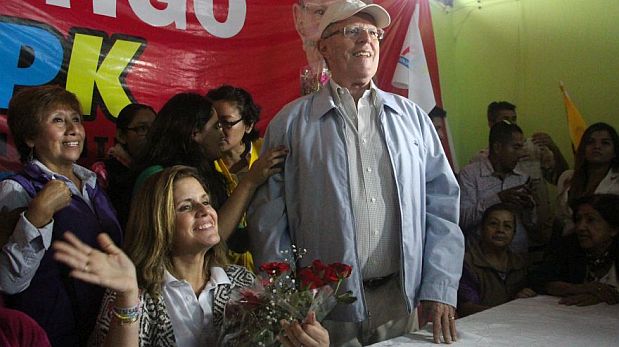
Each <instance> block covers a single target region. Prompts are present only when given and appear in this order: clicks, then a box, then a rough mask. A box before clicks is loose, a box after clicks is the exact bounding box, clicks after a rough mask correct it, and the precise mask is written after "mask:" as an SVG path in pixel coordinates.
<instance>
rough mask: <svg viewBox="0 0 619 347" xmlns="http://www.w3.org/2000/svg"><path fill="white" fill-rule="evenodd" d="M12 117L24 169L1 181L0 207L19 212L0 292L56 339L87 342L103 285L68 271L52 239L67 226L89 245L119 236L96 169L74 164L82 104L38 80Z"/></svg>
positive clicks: (56, 342) (0, 264)
mask: <svg viewBox="0 0 619 347" xmlns="http://www.w3.org/2000/svg"><path fill="white" fill-rule="evenodd" d="M7 118H8V125H9V129H10V131H11V135H12V136H13V140H14V142H15V146H16V147H17V150H18V151H19V154H20V157H21V161H22V163H23V168H22V171H20V172H19V173H18V174H16V175H15V176H12V177H10V178H9V179H7V180H4V181H2V182H0V211H2V212H6V213H10V212H12V213H13V214H14V215H15V216H16V219H15V220H13V221H11V223H10V227H9V230H12V233H11V234H10V235H9V236H8V240H6V242H5V244H4V246H3V247H2V250H1V251H0V291H1V292H2V293H4V294H6V296H5V299H6V304H7V306H8V307H10V308H14V309H17V310H20V311H23V312H25V313H26V314H28V315H29V316H30V317H32V318H33V319H34V320H35V321H37V323H39V324H40V325H41V327H43V329H44V330H45V331H46V332H47V334H48V336H49V340H50V342H51V343H52V345H53V346H63V347H64V346H83V345H85V344H86V341H87V339H88V336H89V335H90V333H91V331H92V329H93V327H94V323H95V319H96V317H97V312H98V309H99V303H100V302H101V298H102V296H103V290H102V289H101V288H99V287H97V286H95V285H91V284H86V283H83V282H80V281H77V280H75V279H73V278H72V277H69V269H68V268H67V267H66V266H64V265H62V264H60V263H58V262H56V261H55V260H54V259H53V257H52V253H53V252H52V250H51V249H50V245H51V243H52V241H53V240H55V239H56V238H58V237H61V235H62V233H64V232H65V231H67V230H71V231H73V232H74V233H75V234H79V235H80V236H79V237H80V239H81V240H83V241H84V242H85V243H87V244H89V245H91V246H92V247H97V245H98V243H97V242H96V237H97V235H98V234H99V233H101V232H103V231H105V232H106V233H108V234H110V235H111V237H112V238H113V239H114V240H115V242H117V243H119V242H121V241H122V240H121V229H120V226H119V224H118V221H117V219H116V213H115V212H114V210H113V208H112V207H111V204H110V202H109V200H108V198H107V196H106V195H105V193H104V192H103V190H102V189H101V188H100V187H99V185H98V184H97V176H96V175H95V173H94V172H92V171H90V170H88V169H86V168H84V167H82V166H79V165H77V164H75V162H76V161H77V160H78V159H79V158H80V155H81V153H82V149H83V148H84V142H85V137H86V135H85V132H84V126H83V124H82V112H81V108H80V105H79V102H78V100H77V98H76V97H75V95H74V94H72V93H70V92H68V91H66V90H64V89H63V88H61V87H58V86H41V87H34V88H27V89H23V90H21V91H20V92H18V93H17V94H16V95H15V96H14V97H13V98H12V99H11V102H10V103H9V109H8V117H7Z"/></svg>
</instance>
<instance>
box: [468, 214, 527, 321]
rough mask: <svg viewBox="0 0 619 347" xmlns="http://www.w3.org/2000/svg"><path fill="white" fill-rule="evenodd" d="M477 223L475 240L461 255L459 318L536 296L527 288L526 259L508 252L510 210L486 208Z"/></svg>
mask: <svg viewBox="0 0 619 347" xmlns="http://www.w3.org/2000/svg"><path fill="white" fill-rule="evenodd" d="M481 224H482V226H481V228H482V230H481V233H480V238H479V241H473V240H472V241H471V242H470V243H469V244H467V249H466V253H465V254H464V266H463V270H462V278H461V279H460V287H459V288H458V314H459V315H460V317H464V316H467V315H470V314H473V313H477V312H480V311H483V310H486V309H489V308H491V307H494V306H498V305H501V304H504V303H506V302H508V301H511V300H513V299H516V298H528V297H532V296H535V295H536V293H535V292H534V291H533V290H532V289H530V288H528V286H527V263H526V259H525V258H524V257H523V256H522V255H520V254H516V253H512V251H511V250H510V249H509V245H510V244H511V242H512V240H513V239H514V233H515V232H516V215H515V214H514V212H513V210H512V208H511V207H510V206H509V205H507V204H504V203H500V204H496V205H493V206H490V207H489V208H488V209H486V211H484V214H483V216H482V223H481Z"/></svg>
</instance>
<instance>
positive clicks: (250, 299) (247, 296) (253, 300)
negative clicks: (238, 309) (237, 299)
mask: <svg viewBox="0 0 619 347" xmlns="http://www.w3.org/2000/svg"><path fill="white" fill-rule="evenodd" d="M241 295H242V296H243V297H242V298H241V303H242V304H243V305H245V306H247V307H249V308H253V307H257V306H259V305H260V304H261V303H262V300H261V299H260V297H259V296H258V293H256V292H254V291H252V290H244V291H242V292H241Z"/></svg>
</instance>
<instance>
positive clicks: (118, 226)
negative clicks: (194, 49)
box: [0, 0, 619, 347]
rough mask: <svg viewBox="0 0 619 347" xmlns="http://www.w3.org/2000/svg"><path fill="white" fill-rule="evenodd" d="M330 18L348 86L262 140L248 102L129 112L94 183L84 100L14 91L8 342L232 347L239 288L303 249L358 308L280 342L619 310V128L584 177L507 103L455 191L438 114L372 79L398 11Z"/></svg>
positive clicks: (354, 2) (310, 98) (332, 50)
mask: <svg viewBox="0 0 619 347" xmlns="http://www.w3.org/2000/svg"><path fill="white" fill-rule="evenodd" d="M302 9H305V5H304V1H301V2H300V3H299V7H298V8H297V9H296V11H301V10H302ZM321 11H322V12H321V13H320V14H319V16H318V17H316V18H317V19H316V23H317V27H316V28H315V32H314V31H313V32H312V35H311V37H315V42H314V45H315V46H313V48H312V49H313V52H314V53H315V54H319V55H320V56H321V57H322V59H324V64H325V66H327V67H328V69H329V71H330V80H329V82H328V83H327V84H326V85H324V86H323V87H322V88H321V89H320V90H319V91H317V92H314V93H312V94H309V95H307V96H304V97H301V98H299V99H297V100H295V101H293V102H291V103H290V104H288V105H286V106H285V107H284V108H283V109H282V110H281V111H280V112H279V113H278V114H277V115H276V116H275V118H274V119H273V120H272V121H271V123H270V124H269V126H268V128H267V130H266V133H265V136H264V138H260V137H259V133H258V131H257V129H256V127H255V125H256V123H257V122H258V120H259V117H260V107H258V105H256V104H255V102H254V100H253V98H252V96H251V95H250V93H248V92H247V91H246V90H244V89H242V88H239V87H235V86H230V85H223V86H220V87H218V88H215V89H213V90H210V91H208V92H207V93H206V94H205V95H201V94H198V93H195V92H183V93H178V94H176V95H174V96H173V97H171V98H170V99H169V100H168V101H167V102H166V103H165V104H164V105H163V107H162V108H161V109H160V110H158V112H156V111H155V110H154V109H153V108H152V107H150V106H148V105H142V104H131V105H128V106H127V107H125V108H124V109H123V110H122V111H121V112H120V114H119V116H118V118H117V120H116V144H115V145H114V146H113V147H111V148H110V149H109V151H108V153H107V158H105V160H103V161H100V162H97V163H95V164H94V165H93V166H92V168H91V169H89V168H86V167H83V166H80V165H78V164H77V162H78V160H79V158H80V155H81V152H82V150H83V147H84V141H85V130H84V126H83V120H82V112H81V108H80V104H79V102H78V100H77V98H76V97H75V95H74V94H72V93H70V92H68V91H66V90H65V89H63V88H61V87H59V86H40V87H30V88H23V89H21V90H20V91H18V92H17V93H16V94H15V96H14V97H13V98H12V99H11V101H10V104H9V108H8V115H7V118H8V125H9V129H10V132H11V136H12V138H13V141H14V143H15V146H16V148H17V150H18V152H19V154H20V160H21V162H22V164H23V167H22V169H21V171H19V172H18V173H16V174H14V175H12V176H9V177H8V178H7V179H5V180H3V181H1V182H0V212H1V213H2V214H1V218H2V223H3V227H4V229H3V232H2V235H0V242H1V246H2V249H1V251H0V292H1V293H2V295H3V302H4V303H3V305H4V306H5V307H2V308H0V319H2V320H3V321H6V322H7V324H5V325H3V328H2V329H0V330H1V332H0V343H4V342H5V341H8V342H6V343H8V344H10V345H19V343H31V344H32V343H34V344H36V345H40V346H45V345H51V346H85V345H93V346H206V345H218V344H219V343H220V342H221V341H220V338H221V336H220V332H221V326H222V320H223V312H224V309H225V305H226V302H227V301H228V300H229V299H230V293H231V291H232V290H234V289H235V288H243V287H249V286H252V285H253V284H254V283H255V282H256V280H257V277H256V275H255V272H256V265H257V264H262V263H264V262H269V261H276V260H281V258H282V254H287V253H288V254H289V253H290V251H291V250H292V249H293V248H295V247H296V248H298V249H304V250H305V252H306V253H305V254H304V256H303V257H301V258H299V259H298V260H297V264H296V266H307V265H309V264H310V263H311V262H312V260H314V259H320V260H322V261H324V262H325V263H334V262H339V263H346V264H351V265H352V266H353V270H352V273H351V276H350V278H349V279H348V280H347V281H346V282H345V283H344V284H343V289H344V290H350V291H351V292H352V293H353V294H354V295H355V296H356V297H357V298H358V300H357V301H356V302H354V303H352V304H350V305H338V306H336V307H335V309H334V310H333V311H332V312H331V313H330V314H329V316H328V317H327V318H326V319H325V320H324V321H322V322H319V321H317V320H316V317H315V314H314V313H313V312H310V313H308V315H307V317H305V319H303V320H300V321H299V320H291V321H285V320H283V321H282V322H281V325H282V328H283V330H282V333H281V334H280V335H279V336H278V340H279V341H280V343H281V344H282V345H284V346H306V347H307V346H329V345H335V346H361V345H367V344H372V343H376V342H379V341H384V340H387V339H390V338H393V337H396V336H400V335H403V334H406V333H408V332H411V331H413V330H415V329H417V328H418V324H419V317H420V316H421V317H422V319H421V321H422V323H423V322H425V321H431V322H432V332H433V338H434V341H435V342H436V343H440V342H444V343H451V342H454V341H456V340H457V339H458V335H457V331H456V321H457V318H459V317H463V316H466V315H469V314H474V313H476V312H480V311H483V310H485V309H488V308H490V307H493V306H497V305H501V304H503V303H505V302H508V301H510V300H513V299H516V298H528V297H532V296H535V295H537V294H548V295H554V296H558V297H561V299H560V300H559V303H560V304H566V305H592V304H597V303H607V304H617V303H618V302H619V292H618V290H617V288H618V287H619V280H618V278H619V272H618V271H619V247H618V242H619V236H618V234H619V180H618V179H617V177H618V176H619V159H618V157H617V154H618V153H619V136H618V135H617V132H616V130H615V129H614V128H613V127H612V126H610V125H608V124H605V123H596V124H593V125H591V126H590V127H589V128H588V129H587V130H586V131H585V133H584V135H583V136H582V140H581V141H580V144H579V146H578V148H577V150H576V152H575V160H574V165H573V167H574V170H569V165H568V162H567V161H566V160H565V158H564V156H563V155H562V153H561V152H560V151H559V149H558V147H557V145H556V144H555V143H554V141H553V140H552V138H551V137H550V136H549V135H548V134H546V133H543V132H537V133H534V134H532V135H531V136H530V137H528V136H526V134H525V133H524V132H523V131H522V129H521V128H520V127H519V126H518V125H517V124H516V123H517V113H516V106H515V105H513V104H511V103H509V102H506V101H500V102H492V103H490V105H489V106H488V110H487V117H488V125H489V128H490V130H489V136H488V148H487V149H484V150H482V151H480V153H479V154H478V155H476V156H475V158H473V159H472V160H471V162H470V163H469V164H468V165H466V166H465V167H463V168H462V170H461V171H460V172H459V173H457V175H456V174H455V173H454V172H453V171H452V169H451V167H450V165H449V162H448V160H447V157H446V156H445V152H444V151H443V148H442V143H441V138H440V136H439V135H440V134H439V133H442V132H441V131H439V132H437V130H436V129H435V126H434V125H433V121H432V119H431V118H430V117H428V115H427V114H425V113H424V112H423V111H422V110H421V109H420V108H419V107H418V106H417V105H415V104H414V103H413V102H411V101H410V100H408V99H406V98H403V97H400V96H397V95H394V94H391V93H388V92H385V91H382V90H381V89H379V87H378V86H377V85H376V84H374V82H373V80H372V78H373V77H374V75H375V74H376V71H377V67H378V64H379V56H380V40H381V39H382V37H383V35H384V28H386V27H387V26H389V24H390V21H391V19H390V17H389V14H388V13H387V12H386V11H385V10H384V9H383V8H382V7H381V6H378V5H375V4H365V3H363V2H361V1H359V0H346V1H328V2H327V3H326V4H325V5H324V6H323V8H321ZM300 13H301V12H299V14H300ZM299 18H301V17H299ZM303 18H305V17H303ZM312 18H314V17H312ZM306 19H307V18H306ZM299 23H301V22H299ZM299 23H297V24H299ZM299 25H300V24H299ZM304 30H305V29H304ZM439 111H440V110H439ZM439 111H436V112H432V114H431V116H436V117H444V116H445V112H444V111H443V112H439ZM437 124H442V122H438V123H437ZM550 185H555V186H556V187H557V188H556V189H548V188H549V186H550ZM551 191H557V192H558V194H557V196H556V197H553V196H552V195H551V193H550V192H551ZM5 229H6V231H5ZM418 308H420V311H419V312H418V311H417V309H418ZM26 341H30V342H26Z"/></svg>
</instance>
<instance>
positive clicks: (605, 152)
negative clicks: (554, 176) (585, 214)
mask: <svg viewBox="0 0 619 347" xmlns="http://www.w3.org/2000/svg"><path fill="white" fill-rule="evenodd" d="M618 154H619V136H618V135H617V131H616V130H615V128H613V127H612V126H610V125H608V124H606V123H595V124H592V125H591V126H589V127H588V128H587V130H585V132H584V134H583V135H582V139H581V140H580V144H579V145H578V149H577V150H576V155H575V158H574V161H575V165H574V170H567V171H565V172H564V173H563V174H562V175H561V176H560V177H559V181H558V183H557V191H558V192H559V196H558V201H557V217H558V219H559V220H558V221H557V222H558V223H559V224H558V225H557V229H559V230H562V233H563V234H567V233H570V232H572V228H573V227H574V225H573V223H572V211H571V209H570V208H569V206H570V204H571V203H573V202H574V201H576V200H578V199H579V198H581V197H583V196H587V195H591V194H619V158H617V155H618Z"/></svg>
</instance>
